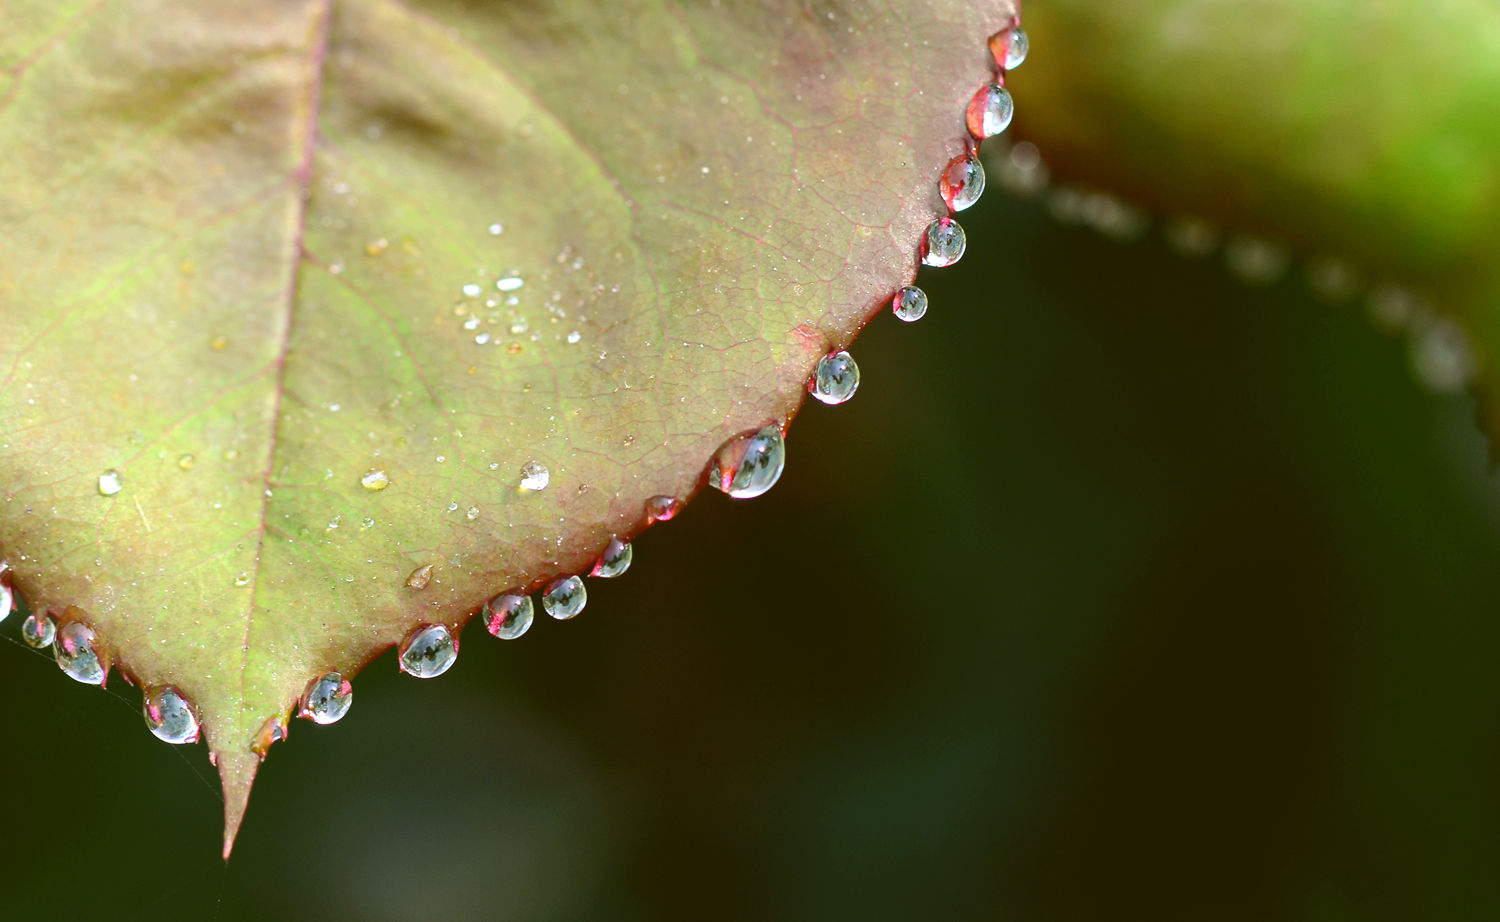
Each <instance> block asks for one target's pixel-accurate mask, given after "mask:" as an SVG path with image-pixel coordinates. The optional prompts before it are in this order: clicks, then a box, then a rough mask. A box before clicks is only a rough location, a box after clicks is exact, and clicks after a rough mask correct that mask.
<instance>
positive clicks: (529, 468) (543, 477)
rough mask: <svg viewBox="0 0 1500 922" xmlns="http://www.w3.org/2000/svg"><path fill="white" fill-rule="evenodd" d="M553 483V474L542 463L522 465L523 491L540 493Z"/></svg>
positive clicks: (532, 462)
mask: <svg viewBox="0 0 1500 922" xmlns="http://www.w3.org/2000/svg"><path fill="white" fill-rule="evenodd" d="M551 481H552V472H551V471H549V470H547V466H546V465H545V464H542V463H541V462H540V461H527V462H526V463H525V464H523V465H521V489H522V490H525V491H528V492H531V493H540V492H541V491H542V490H545V489H547V484H548V483H550V482H551Z"/></svg>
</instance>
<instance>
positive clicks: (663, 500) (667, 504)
mask: <svg viewBox="0 0 1500 922" xmlns="http://www.w3.org/2000/svg"><path fill="white" fill-rule="evenodd" d="M681 509H682V503H680V502H678V501H677V500H676V499H673V498H672V497H670V496H653V497H651V498H650V499H648V500H646V521H647V522H670V521H672V519H674V518H676V517H677V513H678V512H679V511H681Z"/></svg>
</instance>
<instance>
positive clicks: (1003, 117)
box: [964, 83, 1016, 141]
mask: <svg viewBox="0 0 1500 922" xmlns="http://www.w3.org/2000/svg"><path fill="white" fill-rule="evenodd" d="M1015 114H1016V104H1015V102H1014V101H1013V100H1012V99H1011V98H1010V91H1009V90H1007V89H1006V88H1005V87H1003V86H1001V85H1000V84H998V83H991V84H990V85H989V86H986V87H982V88H981V89H980V90H979V92H977V93H975V94H974V98H973V99H971V100H969V108H968V111H967V112H965V114H964V120H965V121H966V122H968V125H969V134H971V135H973V136H974V137H975V138H976V139H978V140H980V141H983V140H984V139H985V138H993V137H994V136H995V135H997V134H999V133H1000V132H1002V131H1004V130H1005V129H1007V128H1009V127H1010V120H1011V118H1012V117H1013V116H1014V115H1015Z"/></svg>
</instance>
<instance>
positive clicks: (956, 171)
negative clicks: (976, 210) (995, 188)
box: [938, 153, 984, 211]
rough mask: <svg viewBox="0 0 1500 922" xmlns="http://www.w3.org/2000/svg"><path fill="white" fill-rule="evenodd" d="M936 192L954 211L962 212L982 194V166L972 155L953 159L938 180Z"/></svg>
mask: <svg viewBox="0 0 1500 922" xmlns="http://www.w3.org/2000/svg"><path fill="white" fill-rule="evenodd" d="M938 192H939V194H941V195H942V196H943V201H945V202H947V203H948V207H949V208H951V209H953V210H954V211H963V210H964V209H965V208H968V207H969V206H970V205H973V204H974V203H975V202H977V201H979V196H981V195H983V194H984V166H983V165H981V164H980V162H979V158H978V157H976V156H974V155H973V154H972V153H968V154H963V155H961V156H958V157H954V158H953V162H952V163H949V164H948V168H947V169H946V170H944V171H943V175H942V176H941V177H939V179H938Z"/></svg>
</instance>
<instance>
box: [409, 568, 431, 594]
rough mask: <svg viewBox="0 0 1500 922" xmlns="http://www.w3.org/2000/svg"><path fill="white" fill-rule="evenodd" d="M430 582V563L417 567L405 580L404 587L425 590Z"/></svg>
mask: <svg viewBox="0 0 1500 922" xmlns="http://www.w3.org/2000/svg"><path fill="white" fill-rule="evenodd" d="M430 582H432V564H430V563H428V564H423V565H422V566H420V567H417V568H416V569H415V570H413V571H411V575H410V576H408V577H407V578H406V585H407V588H409V589H426V588H427V584H428V583H430Z"/></svg>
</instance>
